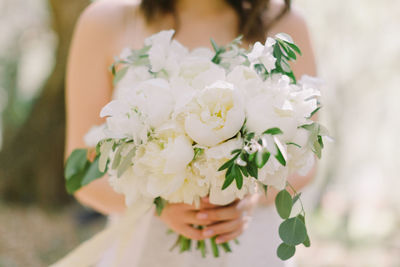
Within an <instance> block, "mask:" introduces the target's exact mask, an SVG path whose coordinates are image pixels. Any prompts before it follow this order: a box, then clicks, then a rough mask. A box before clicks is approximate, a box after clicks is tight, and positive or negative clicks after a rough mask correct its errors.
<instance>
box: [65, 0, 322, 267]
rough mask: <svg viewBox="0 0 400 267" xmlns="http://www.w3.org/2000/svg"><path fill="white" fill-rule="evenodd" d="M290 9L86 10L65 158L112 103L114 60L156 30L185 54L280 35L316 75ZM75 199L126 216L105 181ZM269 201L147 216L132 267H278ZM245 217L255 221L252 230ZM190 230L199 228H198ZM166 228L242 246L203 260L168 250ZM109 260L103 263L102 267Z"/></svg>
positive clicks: (217, 0) (109, 4)
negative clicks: (288, 38)
mask: <svg viewBox="0 0 400 267" xmlns="http://www.w3.org/2000/svg"><path fill="white" fill-rule="evenodd" d="M289 7H290V1H285V3H280V2H273V1H271V2H270V1H268V0H248V1H245V0H202V1H199V0H175V1H174V0H163V1H161V0H143V1H142V2H141V3H140V4H139V5H138V4H135V3H129V2H127V1H124V2H122V1H97V2H96V3H94V4H92V5H91V6H89V7H88V8H87V9H86V10H85V12H84V13H83V14H82V15H81V17H80V19H79V22H78V24H77V28H76V31H75V34H74V38H73V42H72V46H71V51H70V55H69V62H68V71H67V90H66V97H67V149H66V153H67V155H68V154H69V153H70V152H71V151H72V150H73V149H75V148H77V147H83V146H84V143H83V136H84V135H85V133H86V132H87V131H88V130H89V128H90V127H91V126H93V125H98V124H101V123H103V121H102V119H100V118H99V111H100V110H101V108H102V107H103V106H104V105H105V104H106V103H108V102H109V101H110V99H111V98H112V94H113V91H112V90H113V88H112V83H111V78H112V77H111V74H110V73H109V71H108V66H110V65H111V63H112V61H113V58H114V56H115V55H118V54H119V53H120V52H121V50H122V49H123V48H125V47H132V48H140V47H141V46H142V44H143V41H144V39H145V38H146V37H148V36H150V35H151V34H154V33H156V32H158V31H160V30H165V29H171V28H175V29H176V30H177V33H176V34H175V37H174V38H175V39H176V40H178V41H179V42H181V43H182V44H183V45H185V46H187V47H189V48H190V49H193V48H195V47H199V46H202V47H210V42H209V40H210V38H213V39H214V40H215V41H216V42H217V43H219V44H227V43H229V42H230V41H231V40H233V39H234V38H235V37H236V36H238V35H239V34H244V37H245V45H244V47H248V45H249V44H250V43H253V42H255V41H257V40H259V41H263V40H265V37H266V35H267V34H268V35H274V34H275V33H278V32H286V33H288V34H290V35H291V36H292V37H293V39H294V40H295V41H296V43H297V44H298V46H299V47H300V48H301V49H302V51H303V56H302V57H300V59H299V60H298V61H297V62H296V63H295V64H294V65H293V69H294V72H295V74H296V75H298V76H301V75H303V74H308V75H315V72H316V70H315V63H314V57H313V53H312V49H311V45H310V40H309V36H308V31H307V27H306V24H305V22H304V20H303V19H302V17H301V16H300V15H298V14H297V13H296V12H294V11H293V9H290V8H289ZM312 176H313V172H311V173H310V174H309V175H308V176H306V177H297V176H295V177H290V178H289V180H290V182H291V184H292V185H294V187H296V188H297V189H300V188H302V187H303V186H305V185H306V184H307V183H308V182H309V181H310V180H311V178H312ZM76 197H77V199H78V200H79V201H80V202H81V203H82V204H84V205H87V206H90V207H92V208H94V209H95V210H98V211H99V212H102V213H104V214H106V215H118V214H120V213H122V212H123V211H124V210H125V204H124V199H123V196H122V195H119V194H117V193H115V192H114V191H113V190H112V189H111V188H110V186H109V185H108V182H107V177H103V178H102V179H99V180H96V181H95V182H93V183H91V184H90V185H88V186H86V187H84V188H82V189H81V190H80V191H78V192H77V193H76ZM273 197H274V194H273V193H271V194H269V198H268V199H265V197H263V196H259V195H255V196H248V197H247V198H245V199H243V200H240V201H236V202H234V203H232V204H230V205H228V206H222V207H221V206H215V205H211V204H209V203H208V202H207V199H203V201H202V205H201V207H200V209H195V207H194V206H189V205H186V204H168V205H167V206H166V208H165V209H164V210H163V212H162V215H161V217H159V218H157V217H156V216H155V215H154V216H153V215H151V216H152V218H151V220H150V222H149V225H147V227H146V228H147V229H150V230H148V231H147V233H146V236H145V238H144V241H143V243H141V244H139V246H140V247H141V253H140V255H139V256H136V257H139V259H137V260H138V266H143V267H147V266H176V267H179V266H200V265H204V264H208V265H209V266H244V265H245V264H246V265H252V266H272V267H275V266H283V263H282V262H281V261H280V260H279V259H278V258H277V256H276V252H275V251H276V247H277V246H278V244H279V243H278V242H279V240H278V234H277V229H278V228H277V227H278V224H279V220H278V218H277V216H276V215H275V212H274V211H273V210H272V208H271V207H268V204H270V202H272V201H271V200H272V199H273ZM253 211H254V212H253ZM249 217H252V218H253V220H252V223H251V224H250V225H249V224H248V222H249ZM192 224H196V225H204V226H205V227H204V229H203V230H198V229H195V228H193V227H192V226H191V225H192ZM248 225H249V227H248V229H246V228H247V226H248ZM167 229H172V230H174V231H175V232H177V233H180V234H182V235H184V236H186V237H189V238H191V239H196V240H199V239H206V238H209V237H212V236H216V237H217V239H216V240H217V242H218V243H223V242H226V241H230V240H233V239H235V238H238V239H239V240H240V241H241V244H240V245H239V246H235V247H234V253H231V254H226V255H223V256H222V257H221V258H219V259H213V258H212V257H208V258H207V259H202V258H201V256H200V255H198V254H199V253H197V252H192V253H190V252H189V253H184V254H178V253H177V252H170V251H169V248H170V246H171V245H172V243H173V238H174V237H173V236H171V235H169V236H167V235H166V230H167ZM133 242H134V241H133ZM137 245H138V244H136V246H137ZM111 254H112V253H111ZM111 254H110V255H106V256H105V257H104V261H103V263H102V264H103V265H104V266H107V258H110V257H112V255H111ZM100 264H101V263H100ZM125 265H126V266H131V264H130V255H125ZM125 265H124V266H125Z"/></svg>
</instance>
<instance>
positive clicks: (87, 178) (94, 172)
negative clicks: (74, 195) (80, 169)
mask: <svg viewBox="0 0 400 267" xmlns="http://www.w3.org/2000/svg"><path fill="white" fill-rule="evenodd" d="M99 160H100V157H99V156H97V157H96V158H95V160H94V161H93V162H92V163H90V164H89V167H88V168H87V171H86V173H85V175H84V176H83V178H82V182H81V185H82V186H84V185H87V184H89V183H90V182H92V181H94V180H96V179H98V178H101V177H103V176H104V174H105V173H106V171H107V169H105V170H104V171H103V172H101V171H100V170H99Z"/></svg>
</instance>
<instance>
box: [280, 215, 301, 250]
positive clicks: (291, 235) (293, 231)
mask: <svg viewBox="0 0 400 267" xmlns="http://www.w3.org/2000/svg"><path fill="white" fill-rule="evenodd" d="M279 236H280V238H281V239H282V240H283V242H285V243H286V244H288V245H292V246H295V245H299V244H301V243H303V242H304V241H305V240H306V238H307V230H306V226H305V224H304V223H303V221H302V220H301V219H300V218H299V217H294V218H290V219H287V220H285V221H283V222H282V223H281V225H280V226H279Z"/></svg>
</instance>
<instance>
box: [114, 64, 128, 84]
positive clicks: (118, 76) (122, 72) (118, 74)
mask: <svg viewBox="0 0 400 267" xmlns="http://www.w3.org/2000/svg"><path fill="white" fill-rule="evenodd" d="M128 69H129V67H123V68H122V69H120V70H119V71H117V72H116V74H115V76H114V79H113V85H114V86H115V85H116V84H117V83H118V82H119V81H120V80H121V79H122V78H124V76H125V74H126V72H127V71H128Z"/></svg>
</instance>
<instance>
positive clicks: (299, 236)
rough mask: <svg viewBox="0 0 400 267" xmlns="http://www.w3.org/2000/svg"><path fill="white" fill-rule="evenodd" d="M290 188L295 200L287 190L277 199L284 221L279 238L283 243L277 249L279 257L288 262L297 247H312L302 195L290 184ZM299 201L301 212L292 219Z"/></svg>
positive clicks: (278, 209)
mask: <svg viewBox="0 0 400 267" xmlns="http://www.w3.org/2000/svg"><path fill="white" fill-rule="evenodd" d="M288 187H290V189H291V190H292V191H293V194H294V196H293V198H292V196H291V195H290V193H289V192H288V191H287V190H286V189H283V190H281V191H280V192H279V193H278V194H277V195H276V197H275V207H276V210H277V211H278V214H279V216H280V217H281V218H282V219H283V220H284V221H283V222H282V223H281V225H280V226H279V236H280V238H281V240H282V243H281V244H280V245H279V247H278V249H277V255H278V257H279V258H280V259H281V260H288V259H290V258H291V257H293V255H294V254H295V253H296V246H297V245H300V244H303V245H304V246H306V247H309V246H310V245H311V244H310V238H309V236H308V233H307V228H306V224H305V211H304V207H303V203H302V202H301V199H300V196H301V193H297V192H296V190H295V189H294V188H293V187H292V186H291V185H290V184H289V183H288ZM297 201H299V202H300V204H301V211H300V212H299V213H298V214H297V215H295V216H292V217H290V216H291V213H292V209H293V206H294V205H295V204H296V202H297Z"/></svg>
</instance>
